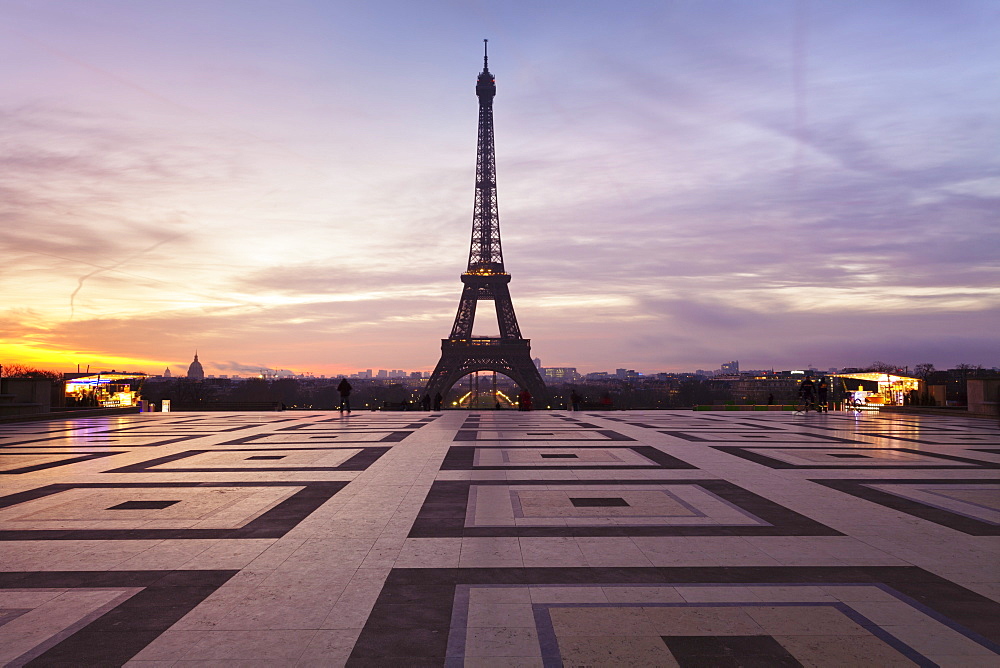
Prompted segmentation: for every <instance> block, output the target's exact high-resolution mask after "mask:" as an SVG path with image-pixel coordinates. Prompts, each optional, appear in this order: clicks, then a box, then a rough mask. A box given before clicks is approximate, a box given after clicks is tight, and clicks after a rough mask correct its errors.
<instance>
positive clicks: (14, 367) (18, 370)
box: [0, 362, 63, 380]
mask: <svg viewBox="0 0 1000 668" xmlns="http://www.w3.org/2000/svg"><path fill="white" fill-rule="evenodd" d="M0 375H2V376H3V377H4V378H34V379H47V380H62V377H63V375H62V374H61V373H59V372H58V371H49V370H48V369H38V368H36V367H33V366H28V365H27V364H21V363H19V362H12V363H9V364H3V365H0Z"/></svg>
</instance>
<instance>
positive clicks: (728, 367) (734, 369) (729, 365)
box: [721, 360, 740, 374]
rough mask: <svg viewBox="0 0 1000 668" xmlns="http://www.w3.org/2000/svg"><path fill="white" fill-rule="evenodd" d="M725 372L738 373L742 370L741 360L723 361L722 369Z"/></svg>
mask: <svg viewBox="0 0 1000 668" xmlns="http://www.w3.org/2000/svg"><path fill="white" fill-rule="evenodd" d="M721 371H722V373H723V374H731V373H732V374H738V373H739V372H740V363H739V360H733V361H732V362H723V363H722V369H721Z"/></svg>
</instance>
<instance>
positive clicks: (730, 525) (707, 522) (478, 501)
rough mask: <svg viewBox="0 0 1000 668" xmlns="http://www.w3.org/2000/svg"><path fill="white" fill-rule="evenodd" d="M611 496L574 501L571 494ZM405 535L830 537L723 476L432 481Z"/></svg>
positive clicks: (816, 524)
mask: <svg viewBox="0 0 1000 668" xmlns="http://www.w3.org/2000/svg"><path fill="white" fill-rule="evenodd" d="M580 498H586V499H600V498H604V499H617V500H618V501H617V502H615V503H605V504H599V503H591V504H581V503H574V499H580ZM409 535H410V537H411V538H426V537H449V536H452V537H456V536H492V537H496V536H524V537H528V536H536V537H537V536H720V535H721V536H740V535H768V536H781V535H797V536H835V535H839V532H837V531H835V530H834V529H831V528H829V527H827V526H824V525H822V524H820V523H819V522H816V521H814V520H811V519H809V518H808V517H805V516H803V515H800V514H799V513H796V512H794V511H792V510H789V509H787V508H784V507H782V506H780V505H778V504H776V503H774V502H772V501H769V500H767V499H765V498H764V497H762V496H759V495H757V494H753V493H751V492H749V491H748V490H745V489H742V488H740V487H737V486H736V485H734V484H732V483H730V482H727V481H725V480H617V481H615V480H611V481H606V480H605V481H588V482H586V483H583V482H569V481H549V480H526V481H522V482H518V483H511V482H508V481H493V480H490V481H485V480H484V481H441V480H439V481H437V482H435V483H434V485H433V486H432V487H431V489H430V492H429V493H428V494H427V498H426V501H425V502H424V504H423V506H422V507H421V509H420V512H419V513H418V515H417V518H416V520H415V521H414V523H413V528H412V529H411V530H410V534H409Z"/></svg>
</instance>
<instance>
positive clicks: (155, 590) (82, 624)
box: [0, 570, 237, 666]
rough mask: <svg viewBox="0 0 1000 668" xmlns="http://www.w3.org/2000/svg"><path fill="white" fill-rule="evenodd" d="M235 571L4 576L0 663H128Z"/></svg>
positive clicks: (1, 578)
mask: <svg viewBox="0 0 1000 668" xmlns="http://www.w3.org/2000/svg"><path fill="white" fill-rule="evenodd" d="M236 573H237V571H233V570H229V571H225V570H214V571H208V570H202V571H127V572H120V573H115V572H106V573H101V572H98V573H94V572H50V573H29V572H24V573H17V572H14V573H0V609H7V610H10V609H16V610H17V611H18V612H19V613H20V614H18V615H17V616H16V617H14V618H8V619H7V620H6V623H5V624H2V625H0V662H2V663H3V665H5V666H22V665H40V666H56V665H66V666H70V665H105V666H120V665H123V664H124V663H125V662H127V661H128V660H129V659H131V658H132V657H133V656H134V655H135V654H136V653H138V652H139V651H140V650H142V648H143V647H145V646H146V645H147V644H149V643H150V642H151V641H152V640H154V639H155V638H156V637H157V636H159V635H160V634H161V633H163V631H165V630H166V629H168V628H170V626H172V625H173V624H174V623H176V622H177V621H178V620H180V619H181V618H182V617H184V615H186V614H187V613H188V612H190V611H191V610H192V609H193V608H194V607H195V606H197V605H198V604H199V603H201V602H202V601H203V600H204V599H205V597H207V596H208V595H209V594H211V593H212V592H213V591H215V590H216V589H218V588H219V587H220V586H221V585H222V584H224V583H225V582H226V581H227V580H229V579H230V578H231V577H232V576H233V575H235V574H236Z"/></svg>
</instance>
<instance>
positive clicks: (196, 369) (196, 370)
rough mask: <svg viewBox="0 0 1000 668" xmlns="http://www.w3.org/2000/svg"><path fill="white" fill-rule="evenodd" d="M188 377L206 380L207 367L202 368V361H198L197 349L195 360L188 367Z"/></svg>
mask: <svg viewBox="0 0 1000 668" xmlns="http://www.w3.org/2000/svg"><path fill="white" fill-rule="evenodd" d="M187 377H188V378H194V379H195V380H205V369H203V368H202V366H201V362H199V361H198V351H195V353H194V361H193V362H191V366H189V367H188V372H187Z"/></svg>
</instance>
